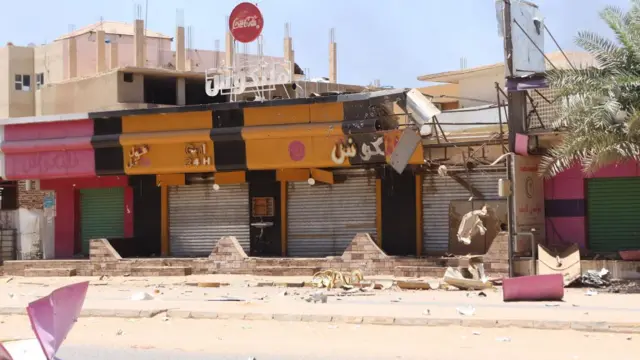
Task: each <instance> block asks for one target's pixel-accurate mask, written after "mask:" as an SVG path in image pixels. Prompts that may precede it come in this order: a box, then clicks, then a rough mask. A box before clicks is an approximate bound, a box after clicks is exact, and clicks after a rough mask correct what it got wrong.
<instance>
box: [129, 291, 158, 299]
mask: <svg viewBox="0 0 640 360" xmlns="http://www.w3.org/2000/svg"><path fill="white" fill-rule="evenodd" d="M131 300H134V301H143V300H153V296H151V295H150V294H148V293H146V292H137V293H135V294H133V295H131Z"/></svg>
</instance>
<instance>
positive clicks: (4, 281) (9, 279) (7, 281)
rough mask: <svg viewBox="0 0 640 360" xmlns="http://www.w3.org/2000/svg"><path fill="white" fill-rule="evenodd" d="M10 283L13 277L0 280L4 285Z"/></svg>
mask: <svg viewBox="0 0 640 360" xmlns="http://www.w3.org/2000/svg"><path fill="white" fill-rule="evenodd" d="M11 281H13V276H11V277H8V278H5V279H2V282H3V283H5V284H8V283H10V282H11Z"/></svg>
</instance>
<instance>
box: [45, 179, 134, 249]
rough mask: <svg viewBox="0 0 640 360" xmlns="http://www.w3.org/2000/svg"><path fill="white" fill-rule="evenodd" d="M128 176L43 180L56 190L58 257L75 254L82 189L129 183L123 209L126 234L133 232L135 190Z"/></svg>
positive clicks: (48, 187)
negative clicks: (131, 186) (79, 199)
mask: <svg viewBox="0 0 640 360" xmlns="http://www.w3.org/2000/svg"><path fill="white" fill-rule="evenodd" d="M128 185H129V184H128V178H127V176H100V177H91V178H66V179H52V180H42V181H41V182H40V187H41V189H43V190H53V191H55V192H56V218H55V240H54V241H55V257H56V258H57V259H62V258H70V257H72V256H73V255H74V246H75V240H76V233H77V231H76V230H77V227H78V225H79V224H77V223H76V222H77V220H76V219H77V217H76V215H77V213H78V211H79V209H78V208H77V199H78V194H79V190H80V189H95V188H106V187H126V189H125V208H124V209H123V210H124V226H125V229H124V232H125V237H131V236H133V190H132V189H131V188H130V187H129V186H128Z"/></svg>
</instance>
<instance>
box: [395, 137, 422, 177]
mask: <svg viewBox="0 0 640 360" xmlns="http://www.w3.org/2000/svg"><path fill="white" fill-rule="evenodd" d="M421 140H422V138H421V137H420V135H419V134H418V133H417V132H416V131H414V130H412V129H408V128H407V129H405V130H404V131H403V132H402V136H400V140H398V144H397V145H396V148H395V150H393V153H392V154H391V161H390V163H391V166H392V167H393V169H394V170H395V171H396V172H397V173H398V174H402V172H403V171H404V169H405V168H406V167H407V164H409V160H410V159H411V156H413V152H414V151H415V150H416V147H417V146H418V144H419V143H420V141H421Z"/></svg>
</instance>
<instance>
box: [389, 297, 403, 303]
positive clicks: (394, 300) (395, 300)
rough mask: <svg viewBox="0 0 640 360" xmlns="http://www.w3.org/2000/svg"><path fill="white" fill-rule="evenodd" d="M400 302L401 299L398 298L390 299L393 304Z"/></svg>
mask: <svg viewBox="0 0 640 360" xmlns="http://www.w3.org/2000/svg"><path fill="white" fill-rule="evenodd" d="M400 301H402V298H401V297H399V298H397V299H391V302H394V303H397V302H400Z"/></svg>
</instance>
